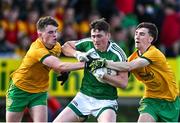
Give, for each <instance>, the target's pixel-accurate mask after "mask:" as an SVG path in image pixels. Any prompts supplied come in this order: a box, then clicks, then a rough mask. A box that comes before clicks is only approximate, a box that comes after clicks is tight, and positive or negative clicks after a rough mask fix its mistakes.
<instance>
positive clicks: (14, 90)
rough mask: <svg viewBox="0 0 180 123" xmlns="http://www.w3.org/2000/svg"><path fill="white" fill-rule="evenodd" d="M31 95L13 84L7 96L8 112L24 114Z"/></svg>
mask: <svg viewBox="0 0 180 123" xmlns="http://www.w3.org/2000/svg"><path fill="white" fill-rule="evenodd" d="M29 95H30V94H29V93H28V92H25V91H23V90H21V89H19V88H18V87H16V86H15V85H14V84H13V83H12V84H11V85H10V87H9V89H8V91H7V95H6V110H7V111H10V112H23V111H24V109H25V108H26V106H27V105H28V103H29V98H28V97H29Z"/></svg>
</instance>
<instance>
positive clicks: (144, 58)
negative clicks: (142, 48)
mask: <svg viewBox="0 0 180 123" xmlns="http://www.w3.org/2000/svg"><path fill="white" fill-rule="evenodd" d="M141 58H144V59H146V60H147V61H148V62H149V63H150V64H152V61H151V60H150V59H148V58H146V57H144V56H141Z"/></svg>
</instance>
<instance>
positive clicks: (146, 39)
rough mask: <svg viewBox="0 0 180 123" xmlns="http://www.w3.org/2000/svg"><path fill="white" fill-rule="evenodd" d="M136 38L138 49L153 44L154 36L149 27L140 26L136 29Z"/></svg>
mask: <svg viewBox="0 0 180 123" xmlns="http://www.w3.org/2000/svg"><path fill="white" fill-rule="evenodd" d="M134 40H135V47H136V48H137V49H146V48H147V47H149V46H150V45H151V41H152V36H150V35H149V33H148V29H147V28H139V29H137V30H136V31H135V36H134Z"/></svg>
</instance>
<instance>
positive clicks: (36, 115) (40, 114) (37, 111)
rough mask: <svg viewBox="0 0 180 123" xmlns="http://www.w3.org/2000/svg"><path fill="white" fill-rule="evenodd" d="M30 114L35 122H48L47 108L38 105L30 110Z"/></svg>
mask: <svg viewBox="0 0 180 123" xmlns="http://www.w3.org/2000/svg"><path fill="white" fill-rule="evenodd" d="M30 114H31V116H32V119H33V121H34V122H47V106H46V105H36V106H33V107H32V108H30Z"/></svg>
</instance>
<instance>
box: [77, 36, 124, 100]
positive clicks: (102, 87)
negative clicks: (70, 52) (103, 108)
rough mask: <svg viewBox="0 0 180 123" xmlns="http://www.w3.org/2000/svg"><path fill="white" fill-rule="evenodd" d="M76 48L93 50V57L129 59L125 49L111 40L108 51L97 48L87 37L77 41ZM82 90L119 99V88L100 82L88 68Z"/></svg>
mask: <svg viewBox="0 0 180 123" xmlns="http://www.w3.org/2000/svg"><path fill="white" fill-rule="evenodd" d="M76 50H78V51H81V52H93V53H91V54H90V55H91V56H92V57H94V56H96V57H101V58H106V59H107V60H112V61H127V57H126V55H125V53H124V51H123V50H122V49H121V48H120V47H119V46H118V45H117V44H116V43H113V42H111V41H109V46H108V48H107V51H104V52H101V51H98V50H96V49H95V47H94V45H93V41H92V39H91V38H85V39H82V40H80V41H79V42H78V43H76ZM80 91H81V92H82V93H84V94H86V95H88V96H92V97H94V98H97V99H110V100H114V99H117V98H118V96H117V89H116V87H114V86H111V85H109V84H106V83H101V82H99V81H98V80H97V79H96V77H94V76H93V75H92V74H91V73H90V72H89V71H88V70H87V69H84V77H83V79H82V84H81V88H80Z"/></svg>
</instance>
